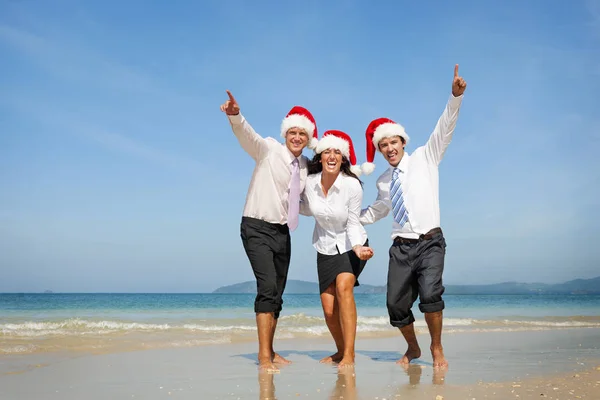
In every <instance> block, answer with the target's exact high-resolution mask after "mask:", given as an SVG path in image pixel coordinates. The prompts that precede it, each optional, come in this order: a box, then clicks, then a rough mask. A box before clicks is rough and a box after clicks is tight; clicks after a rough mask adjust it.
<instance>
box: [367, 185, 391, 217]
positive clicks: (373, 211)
mask: <svg viewBox="0 0 600 400" xmlns="http://www.w3.org/2000/svg"><path fill="white" fill-rule="evenodd" d="M391 209H392V202H391V201H390V199H389V198H388V196H387V195H386V194H384V192H383V191H382V190H381V189H380V188H379V185H377V198H376V199H375V202H374V203H373V204H371V205H370V206H369V207H367V208H365V209H364V210H362V211H361V212H360V218H359V219H360V223H361V224H363V225H369V224H373V223H375V222H377V221H379V220H380V219H381V218H384V217H386V216H387V215H388V214H389V213H390V210H391Z"/></svg>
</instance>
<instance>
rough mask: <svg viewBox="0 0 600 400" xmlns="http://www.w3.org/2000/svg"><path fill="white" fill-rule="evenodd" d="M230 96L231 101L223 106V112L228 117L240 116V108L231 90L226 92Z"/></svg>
mask: <svg viewBox="0 0 600 400" xmlns="http://www.w3.org/2000/svg"><path fill="white" fill-rule="evenodd" d="M226 92H227V95H228V96H229V100H227V101H226V102H225V103H223V104H222V105H221V111H223V112H224V113H225V114H227V115H238V114H239V113H240V106H239V104H238V103H237V101H235V97H233V95H232V94H231V92H230V91H229V90H227V91H226Z"/></svg>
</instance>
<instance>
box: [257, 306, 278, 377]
mask: <svg viewBox="0 0 600 400" xmlns="http://www.w3.org/2000/svg"><path fill="white" fill-rule="evenodd" d="M274 320H275V318H274V316H273V313H265V312H262V313H256V327H257V329H258V366H259V368H260V369H261V370H265V371H274V370H277V367H276V366H275V365H273V361H272V356H271V354H272V353H271V343H272V336H271V332H272V330H273V324H274V322H273V321H274Z"/></svg>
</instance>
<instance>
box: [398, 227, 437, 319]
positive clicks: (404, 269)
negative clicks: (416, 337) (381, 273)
mask: <svg viewBox="0 0 600 400" xmlns="http://www.w3.org/2000/svg"><path fill="white" fill-rule="evenodd" d="M389 255H390V260H389V267H388V281H387V309H388V314H389V316H390V324H391V325H392V326H395V327H398V328H402V327H404V326H406V325H410V324H412V323H413V322H414V321H415V317H414V315H413V313H412V310H411V309H412V306H413V304H414V302H415V301H416V300H417V296H418V297H419V299H420V304H419V309H420V310H421V312H423V313H433V312H438V311H442V310H443V309H444V301H443V300H442V294H443V293H444V285H443V283H442V274H443V272H444V257H445V255H446V240H445V239H444V235H443V233H442V232H441V231H440V232H438V233H435V234H433V235H432V237H431V238H429V239H419V240H415V241H413V242H412V243H401V242H394V244H393V245H392V247H390V251H389Z"/></svg>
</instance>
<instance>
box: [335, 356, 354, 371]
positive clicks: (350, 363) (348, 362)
mask: <svg viewBox="0 0 600 400" xmlns="http://www.w3.org/2000/svg"><path fill="white" fill-rule="evenodd" d="M347 367H354V357H351V356H344V357H343V358H342V360H341V361H340V362H339V363H338V368H347Z"/></svg>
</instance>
